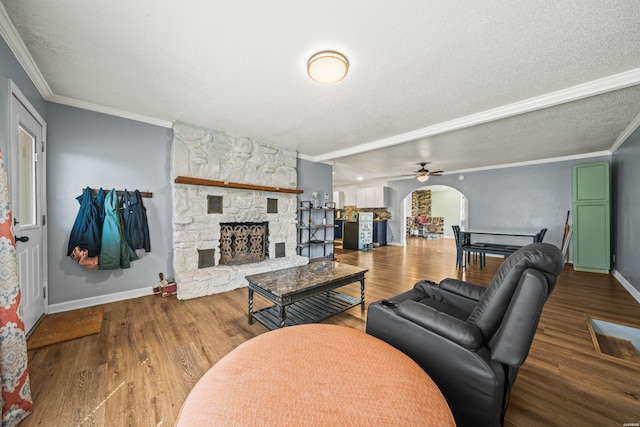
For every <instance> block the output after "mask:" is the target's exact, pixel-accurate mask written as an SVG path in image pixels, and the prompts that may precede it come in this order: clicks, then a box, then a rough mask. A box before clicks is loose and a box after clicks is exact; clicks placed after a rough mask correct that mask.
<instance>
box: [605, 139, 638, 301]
mask: <svg viewBox="0 0 640 427" xmlns="http://www.w3.org/2000/svg"><path fill="white" fill-rule="evenodd" d="M611 170H612V173H611V175H612V176H611V189H612V190H611V206H612V209H611V239H612V242H611V255H612V257H613V263H612V267H613V268H614V269H615V270H616V271H617V272H618V273H620V275H622V276H623V277H624V278H625V279H626V280H627V282H629V283H630V284H631V286H633V288H634V289H636V290H637V291H638V294H640V263H639V262H638V257H640V128H638V129H636V130H635V131H634V132H633V133H632V134H631V136H630V137H629V138H627V140H626V141H625V142H624V143H623V144H622V145H621V146H620V148H618V150H616V152H615V153H614V154H613V156H612V167H611Z"/></svg>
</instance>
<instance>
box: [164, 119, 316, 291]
mask: <svg viewBox="0 0 640 427" xmlns="http://www.w3.org/2000/svg"><path fill="white" fill-rule="evenodd" d="M173 130H174V139H173V144H172V158H171V186H172V196H173V270H174V274H175V279H176V283H177V284H178V298H179V299H190V298H197V297H200V296H205V295H211V294H216V293H220V292H225V291H229V290H232V289H236V288H239V287H244V286H246V285H247V282H246V280H245V278H244V277H245V276H247V275H250V274H258V273H263V272H266V271H273V270H279V269H282V268H287V267H295V266H299V265H304V264H306V263H308V262H309V259H308V258H306V257H301V256H298V255H296V245H297V227H296V224H297V197H296V195H295V194H288V193H279V192H270V191H258V190H244V189H231V188H221V187H208V186H200V185H188V184H176V183H175V182H174V179H175V178H176V177H177V176H188V177H193V178H203V179H209V180H218V181H223V182H237V183H245V184H253V185H260V186H267V187H274V188H288V189H295V188H296V186H297V172H296V162H297V159H296V157H297V153H296V152H295V151H292V150H287V149H284V148H281V147H276V146H271V145H267V144H263V143H259V142H257V141H254V140H251V139H249V138H240V137H233V136H230V135H227V134H225V133H223V132H219V131H215V130H211V129H205V128H199V127H196V126H192V125H188V124H184V123H175V124H174V127H173ZM207 196H221V197H222V210H223V212H222V213H208V203H207V200H208V198H207ZM267 199H277V213H267ZM234 222H268V224H269V225H268V228H269V237H268V254H269V258H268V259H266V260H265V261H261V262H255V263H249V264H241V265H220V251H219V248H220V224H221V223H234ZM276 243H281V244H282V243H284V246H285V254H284V255H285V256H284V257H281V258H275V254H276V250H275V245H276ZM203 249H215V266H213V267H208V268H198V251H199V250H203Z"/></svg>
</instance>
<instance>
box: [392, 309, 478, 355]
mask: <svg viewBox="0 0 640 427" xmlns="http://www.w3.org/2000/svg"><path fill="white" fill-rule="evenodd" d="M396 311H397V313H398V315H399V316H401V317H403V318H405V319H407V320H410V321H411V322H413V323H415V324H417V325H419V326H421V327H423V328H425V329H428V330H430V331H432V332H434V333H436V334H438V335H440V336H442V337H444V338H447V339H449V340H451V341H453V342H455V343H456V344H458V345H460V346H462V347H464V348H466V349H468V350H472V351H475V350H477V349H478V348H480V346H481V345H482V343H483V337H482V332H480V329H479V328H478V327H477V326H475V325H473V324H471V323H467V322H465V321H464V320H460V319H457V318H455V317H453V316H449V315H448V314H446V313H442V312H440V311H437V310H435V309H434V308H432V307H429V306H427V305H424V304H420V303H419V302H416V301H412V300H407V301H404V302H402V303H399V304H397V305H396Z"/></svg>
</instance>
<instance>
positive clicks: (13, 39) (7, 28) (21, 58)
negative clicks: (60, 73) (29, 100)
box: [0, 3, 53, 99]
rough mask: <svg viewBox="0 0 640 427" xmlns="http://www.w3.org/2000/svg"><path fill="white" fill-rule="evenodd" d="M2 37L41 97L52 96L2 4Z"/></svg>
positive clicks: (0, 13) (0, 26) (0, 21)
mask: <svg viewBox="0 0 640 427" xmlns="http://www.w3.org/2000/svg"><path fill="white" fill-rule="evenodd" d="M0 35H2V38H3V39H4V40H5V41H6V42H7V45H8V46H9V49H11V52H13V54H14V55H15V56H16V59H17V60H18V62H19V63H20V65H22V68H24V71H25V72H26V73H27V75H28V76H29V78H30V79H31V81H32V82H33V84H34V85H35V87H36V89H38V92H40V95H42V97H43V98H45V99H47V97H49V96H51V95H52V94H53V92H51V88H50V87H49V84H48V83H47V81H46V80H45V78H44V76H43V75H42V73H41V72H40V68H38V66H37V65H36V61H35V60H34V59H33V57H32V56H31V54H30V53H29V49H27V47H26V46H25V44H24V42H23V41H22V38H21V37H20V35H19V34H18V30H17V29H16V27H15V26H14V25H13V22H11V18H9V14H8V13H7V10H6V9H5V8H4V5H3V4H2V3H0Z"/></svg>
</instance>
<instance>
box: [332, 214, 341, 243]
mask: <svg viewBox="0 0 640 427" xmlns="http://www.w3.org/2000/svg"><path fill="white" fill-rule="evenodd" d="M342 223H343V220H341V219H336V228H335V229H334V230H333V237H334V239H342Z"/></svg>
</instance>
